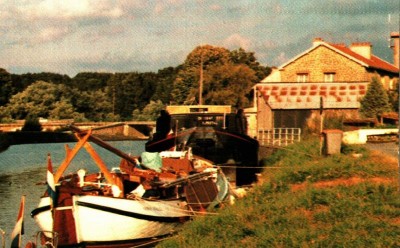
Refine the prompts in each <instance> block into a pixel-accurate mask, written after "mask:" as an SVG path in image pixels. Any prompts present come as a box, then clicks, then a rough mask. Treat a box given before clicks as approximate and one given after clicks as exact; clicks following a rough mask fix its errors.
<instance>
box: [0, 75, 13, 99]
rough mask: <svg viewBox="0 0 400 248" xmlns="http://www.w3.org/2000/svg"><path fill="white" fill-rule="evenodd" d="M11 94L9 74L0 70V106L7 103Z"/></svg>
mask: <svg viewBox="0 0 400 248" xmlns="http://www.w3.org/2000/svg"><path fill="white" fill-rule="evenodd" d="M11 94H12V80H11V74H10V73H8V72H7V71H6V70H4V69H2V68H0V106H3V105H5V104H6V103H8V101H9V98H10V97H11Z"/></svg>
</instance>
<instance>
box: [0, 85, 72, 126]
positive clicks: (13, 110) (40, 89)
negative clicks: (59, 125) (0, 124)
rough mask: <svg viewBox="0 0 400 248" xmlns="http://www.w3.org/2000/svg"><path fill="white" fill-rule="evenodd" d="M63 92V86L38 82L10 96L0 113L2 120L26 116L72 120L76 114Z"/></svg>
mask: <svg viewBox="0 0 400 248" xmlns="http://www.w3.org/2000/svg"><path fill="white" fill-rule="evenodd" d="M65 91H66V89H65V86H64V85H55V84H52V83H47V82H44V81H38V82H35V83H34V84H31V85H30V86H28V87H27V88H26V89H25V90H24V91H22V92H20V93H17V94H15V95H14V96H12V97H11V99H10V102H9V103H8V104H7V105H6V106H5V108H4V109H2V110H1V111H0V112H2V113H3V116H2V117H3V118H4V119H6V118H11V119H25V118H26V117H27V116H40V117H43V118H49V117H55V118H74V116H77V115H78V114H77V113H75V111H74V108H73V106H72V105H71V103H70V101H69V99H68V98H66V97H64V96H63V94H64V92H65ZM7 114H8V116H7Z"/></svg>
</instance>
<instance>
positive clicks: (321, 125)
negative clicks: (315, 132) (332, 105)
mask: <svg viewBox="0 0 400 248" xmlns="http://www.w3.org/2000/svg"><path fill="white" fill-rule="evenodd" d="M319 119H320V123H319V135H320V137H319V155H322V140H323V138H322V130H323V129H324V100H323V98H322V96H321V97H320V98H319Z"/></svg>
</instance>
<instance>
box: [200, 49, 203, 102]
mask: <svg viewBox="0 0 400 248" xmlns="http://www.w3.org/2000/svg"><path fill="white" fill-rule="evenodd" d="M202 104H203V48H201V57H200V80H199V105H202Z"/></svg>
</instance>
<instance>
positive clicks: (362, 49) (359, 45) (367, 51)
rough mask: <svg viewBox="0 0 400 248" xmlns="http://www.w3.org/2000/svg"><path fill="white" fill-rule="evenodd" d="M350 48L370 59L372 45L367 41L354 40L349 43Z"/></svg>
mask: <svg viewBox="0 0 400 248" xmlns="http://www.w3.org/2000/svg"><path fill="white" fill-rule="evenodd" d="M350 50H352V51H353V52H355V53H357V54H359V55H361V56H363V57H364V58H367V59H371V55H372V45H371V43H369V42H356V43H352V44H351V45H350Z"/></svg>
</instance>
